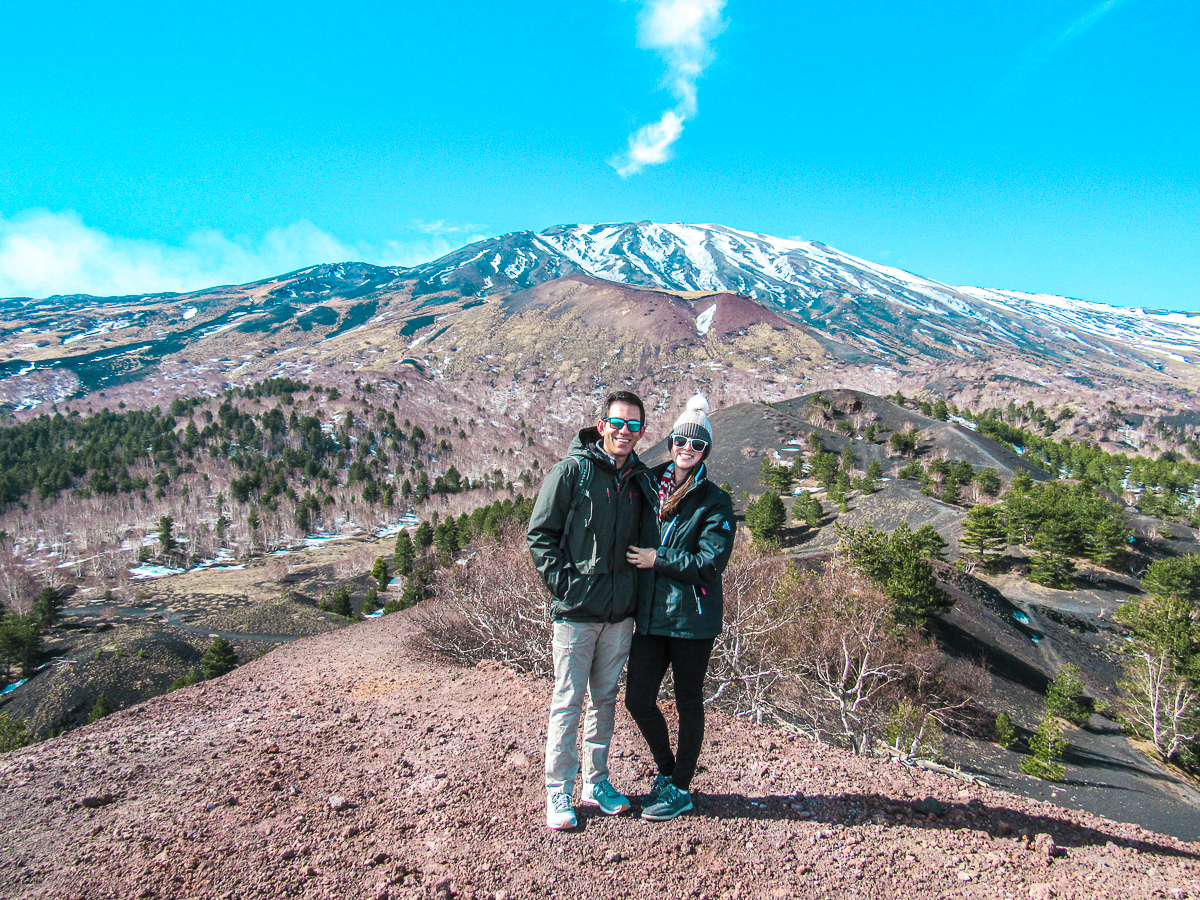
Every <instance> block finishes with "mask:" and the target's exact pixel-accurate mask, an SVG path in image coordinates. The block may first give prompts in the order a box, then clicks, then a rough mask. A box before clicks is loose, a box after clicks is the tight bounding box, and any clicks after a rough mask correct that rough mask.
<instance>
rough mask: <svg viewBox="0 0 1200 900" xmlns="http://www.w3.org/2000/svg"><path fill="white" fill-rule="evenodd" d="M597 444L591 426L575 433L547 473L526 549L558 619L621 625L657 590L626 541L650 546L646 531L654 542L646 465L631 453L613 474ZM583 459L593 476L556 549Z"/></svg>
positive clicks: (582, 469) (597, 436)
mask: <svg viewBox="0 0 1200 900" xmlns="http://www.w3.org/2000/svg"><path fill="white" fill-rule="evenodd" d="M599 441H600V433H599V432H598V431H597V430H596V429H595V428H585V429H583V431H581V432H579V434H578V435H577V436H576V437H575V439H574V441H572V442H571V449H570V450H569V451H568V453H567V458H566V459H564V460H561V461H559V462H557V463H555V464H554V466H553V467H551V469H550V471H549V473H548V474H547V475H546V480H545V481H544V482H542V489H541V491H540V492H539V493H538V498H537V502H536V503H535V504H534V506H533V514H532V516H530V519H529V534H528V541H529V552H530V553H531V554H532V555H533V562H534V565H536V566H537V570H538V572H539V574H540V575H541V576H542V581H544V582H545V583H546V587H547V588H548V589H549V590H550V596H551V597H552V598H553V600H554V603H553V607H552V609H553V616H554V620H555V621H564V620H569V621H572V622H620V621H622V620H623V619H628V618H629V617H631V616H633V615H636V613H637V606H638V598H639V595H641V596H645V597H646V598H647V600H648V599H649V597H650V596H651V595H652V594H653V591H654V578H653V574H652V573H651V572H650V571H649V570H647V571H646V572H644V573H640V572H639V571H638V569H637V568H635V567H634V566H631V565H630V564H629V563H628V562H626V561H625V552H626V550H627V549H628V548H629V547H630V546H643V547H644V546H654V543H650V544H645V543H642V540H643V535H646V536H647V539H648V540H650V541H653V542H656V541H657V533H658V532H657V523H656V521H655V514H654V510H655V503H656V502H657V494H656V493H655V489H654V488H653V487H652V486H651V484H650V480H649V476H648V474H647V473H648V471H649V470H648V469H647V468H646V466H645V465H644V464H643V463H642V462H641V461H640V460H639V459H638V458H637V454H636V453H634V454H630V456H629V459H628V460H627V461H626V462H625V465H624V466H623V467H622V468H621V470H620V471H618V470H617V469H616V467H615V466H614V465H613V458H612V457H611V456H609V455H608V454H607V453H606V452H605V451H604V450H603V449H602V448H601V447H600V445H599ZM585 458H586V459H588V460H590V461H591V470H592V474H591V479H590V481H589V482H588V484H587V485H586V491H585V494H584V496H583V498H582V500H581V502H580V504H579V506H578V508H576V510H575V514H574V516H572V517H571V526H570V531H569V532H568V534H567V540H566V542H565V545H564V546H563V547H562V548H561V549H560V547H559V544H560V543H562V535H563V529H564V528H565V527H566V524H567V518H568V515H569V513H570V509H571V502H572V500H573V499H575V497H576V493H575V492H576V488H577V485H578V483H579V480H580V477H581V475H582V473H584V472H585V470H586V466H584V465H583V464H582V460H583V459H585Z"/></svg>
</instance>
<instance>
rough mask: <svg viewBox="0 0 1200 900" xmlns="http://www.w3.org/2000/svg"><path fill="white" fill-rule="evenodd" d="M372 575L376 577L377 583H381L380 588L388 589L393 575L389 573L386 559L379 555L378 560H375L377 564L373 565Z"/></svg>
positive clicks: (382, 589)
mask: <svg viewBox="0 0 1200 900" xmlns="http://www.w3.org/2000/svg"><path fill="white" fill-rule="evenodd" d="M371 577H372V578H374V579H375V583H376V584H377V585H379V590H381V591H386V590H387V586H388V582H390V581H391V580H392V579H391V576H390V575H388V564H387V560H386V559H384V558H383V557H379V558H378V559H377V560H375V565H373V566H371Z"/></svg>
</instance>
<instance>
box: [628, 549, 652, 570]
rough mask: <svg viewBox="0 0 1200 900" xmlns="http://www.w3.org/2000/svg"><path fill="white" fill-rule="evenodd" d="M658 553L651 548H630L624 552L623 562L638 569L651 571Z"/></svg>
mask: <svg viewBox="0 0 1200 900" xmlns="http://www.w3.org/2000/svg"><path fill="white" fill-rule="evenodd" d="M656 559H658V551H657V550H655V549H654V548H653V547H632V546H631V547H630V548H629V549H628V550H626V551H625V561H626V562H628V563H629V564H630V565H631V566H637V567H638V568H639V569H653V568H654V561H655V560H656Z"/></svg>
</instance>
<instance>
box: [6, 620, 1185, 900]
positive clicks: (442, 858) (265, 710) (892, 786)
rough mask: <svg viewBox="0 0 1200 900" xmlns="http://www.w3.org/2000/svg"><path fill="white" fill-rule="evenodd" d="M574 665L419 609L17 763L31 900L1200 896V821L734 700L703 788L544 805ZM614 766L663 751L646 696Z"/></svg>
mask: <svg viewBox="0 0 1200 900" xmlns="http://www.w3.org/2000/svg"><path fill="white" fill-rule="evenodd" d="M548 694H549V685H548V684H547V683H546V682H544V681H540V680H536V679H532V678H528V677H523V676H518V675H515V674H512V673H510V672H508V671H505V670H502V669H499V668H496V667H481V668H477V669H466V670H464V669H455V668H451V667H448V666H446V665H444V664H442V663H440V662H439V661H437V660H432V659H426V658H423V657H422V656H421V655H420V654H419V652H418V651H417V649H416V648H415V647H414V643H413V635H412V631H411V625H410V623H409V621H408V617H407V615H405V614H396V615H392V616H387V617H385V618H383V619H379V620H374V621H368V622H365V623H362V624H360V625H357V626H353V627H351V628H347V629H342V630H340V631H337V632H334V633H330V634H326V635H321V636H318V637H313V638H309V639H307V640H303V641H297V642H294V643H290V644H287V645H284V646H282V647H280V648H278V649H276V650H274V651H273V652H271V653H270V654H268V655H266V656H264V657H262V658H261V659H257V660H254V661H252V662H249V663H248V664H246V665H244V666H243V667H242V668H240V669H238V670H237V671H235V672H233V673H231V674H230V675H227V676H225V677H224V678H221V679H218V680H216V681H213V682H207V683H203V684H199V685H196V686H194V687H192V688H188V689H184V690H180V691H176V692H174V693H172V694H170V695H168V696H165V697H159V698H156V699H153V700H150V701H149V702H147V703H144V704H142V705H140V706H137V707H134V708H132V709H128V710H124V711H122V712H118V713H115V714H113V715H112V716H110V717H108V718H106V719H103V720H101V721H99V722H97V723H96V724H94V725H91V726H87V727H85V728H81V729H78V730H76V731H73V732H71V733H69V734H67V735H65V736H63V737H61V738H58V739H55V740H52V741H48V742H45V743H42V744H39V745H37V746H34V747H30V748H26V749H24V750H19V751H16V752H14V753H12V754H9V755H7V756H5V757H3V759H2V761H0V792H2V793H0V797H2V798H3V799H0V823H2V824H3V832H2V834H0V894H2V895H3V896H5V897H11V898H26V897H28V898H32V897H53V898H80V900H82V898H88V900H93V898H106V897H111V898H126V897H136V898H152V897H154V898H158V897H161V898H173V897H179V898H183V897H221V898H252V897H268V896H269V897H278V896H298V897H313V898H324V897H329V898H334V897H336V898H343V897H368V898H395V897H441V898H463V900H466V898H484V897H486V898H497V900H499V898H524V897H539V898H541V897H563V898H576V897H604V898H611V897H651V896H655V897H680V898H682V897H697V898H699V897H709V898H718V897H719V898H759V897H762V898H771V897H789V896H805V897H838V898H843V897H872V898H876V897H896V898H922V897H944V896H948V895H954V896H963V897H1021V898H1026V897H1029V898H1050V897H1059V898H1072V897H1079V898H1083V897H1088V898H1092V897H1122V898H1124V897H1168V898H1183V897H1200V844H1196V843H1187V842H1184V841H1181V840H1177V839H1174V838H1168V837H1163V836H1160V835H1155V834H1152V833H1150V832H1147V831H1145V830H1143V829H1141V828H1139V827H1137V826H1133V825H1126V824H1118V823H1114V822H1111V821H1107V820H1105V819H1102V818H1100V817H1098V816H1094V815H1090V814H1088V813H1083V812H1071V811H1068V810H1065V809H1062V808H1060V807H1056V806H1053V805H1050V804H1047V803H1044V802H1039V801H1036V800H1032V799H1026V798H1021V797H1016V796H1013V795H1011V794H1005V793H1002V792H1000V791H997V790H994V789H992V788H990V787H987V786H983V785H979V784H968V783H965V782H963V781H960V780H958V779H955V778H951V777H947V776H943V775H938V774H934V773H930V772H925V771H921V770H911V769H908V768H905V767H902V766H900V765H899V764H896V763H893V762H888V761H885V760H864V759H858V758H855V757H852V756H850V755H847V754H845V753H842V752H840V751H837V750H834V749H831V748H829V747H827V746H823V745H818V744H812V743H809V742H807V741H804V740H802V739H799V738H796V737H794V736H791V735H786V734H783V733H780V732H776V731H772V730H770V729H766V728H759V727H756V726H754V725H752V724H750V723H747V722H744V721H739V720H730V719H728V718H725V717H722V716H718V715H714V716H712V717H711V718H710V725H709V742H708V746H707V747H706V750H705V754H704V757H703V758H702V763H703V765H704V768H703V769H702V771H701V772H700V773H699V775H698V777H697V779H696V782H695V784H694V787H695V789H696V791H697V792H698V802H697V808H696V810H695V812H693V813H690V814H687V815H686V816H684V817H682V818H680V819H678V820H676V821H674V822H668V823H649V822H643V821H642V820H640V819H638V818H636V817H635V816H632V815H624V816H620V817H617V818H606V817H604V816H602V815H600V814H599V813H598V812H596V811H595V810H594V809H591V810H589V809H588V808H586V807H581V811H582V812H583V814H584V815H583V818H582V827H581V828H580V829H579V831H577V832H575V833H555V832H550V831H548V830H547V829H546V827H545V824H544V813H543V810H544V798H543V790H542V786H541V781H542V778H541V747H542V741H543V737H544V727H545V724H544V723H545V714H546V709H547V705H548ZM614 751H615V758H614V760H613V780H614V782H615V783H616V784H617V785H618V786H619V787H624V788H626V789H628V790H630V791H631V792H636V791H638V790H640V789H644V788H645V787H646V786H647V785H648V776H649V775H650V774H651V773H650V770H649V768H648V767H647V763H648V762H649V759H648V755H647V754H646V753H645V751H644V749H643V747H642V744H641V741H640V738H639V737H638V736H637V734H636V731H635V730H634V728H633V726H632V724H631V723H630V721H629V720H628V718H627V717H625V716H624V714H623V713H622V714H621V715H620V717H619V719H618V731H617V738H616V739H615V741H614Z"/></svg>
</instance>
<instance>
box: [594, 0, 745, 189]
mask: <svg viewBox="0 0 1200 900" xmlns="http://www.w3.org/2000/svg"><path fill="white" fill-rule="evenodd" d="M724 7H725V0H645V2H644V3H643V5H642V10H641V13H640V14H639V15H638V43H639V44H640V45H641V46H643V47H647V48H649V49H651V50H656V51H658V53H659V54H661V55H662V57H663V59H664V60H665V61H666V63H667V70H668V71H667V83H668V85H669V87H670V89H671V93H672V94H674V96H675V106H674V107H672V108H671V109H668V110H665V111H664V112H663V114H662V116H661V117H660V118H659V120H658V121H657V122H654V123H652V124H650V125H644V126H643V127H641V128H639V129H638V130H637V131H635V132H634V133H633V134H631V135H630V136H629V149H628V150H627V151H625V152H624V153H622V154H621V155H619V156H617V157H616V158H614V159H612V160H611V161H610V163H611V165H612V166H613V168H615V169H616V170H617V174H618V175H620V176H621V177H622V178H628V177H629V176H630V175H635V174H637V173H638V172H640V171H641V170H642V169H644V168H645V167H646V166H652V165H658V164H659V163H663V162H666V161H667V160H668V159H670V158H671V147H672V145H673V144H674V143H675V142H676V141H677V140H679V137H680V135H682V134H683V124H684V122H686V121H687V120H688V119H690V118H692V117H693V116H695V115H696V112H697V110H698V106H697V103H696V83H697V81H699V79H700V76H701V75H702V74H704V69H705V68H706V67H707V66H708V64H709V62H711V60H712V40H713V38H715V37H716V36H717V35H718V34H720V32H721V30H722V29H723V28H724V27H725V21H724V20H723V19H722V18H721V10H722V9H723V8H724Z"/></svg>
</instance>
